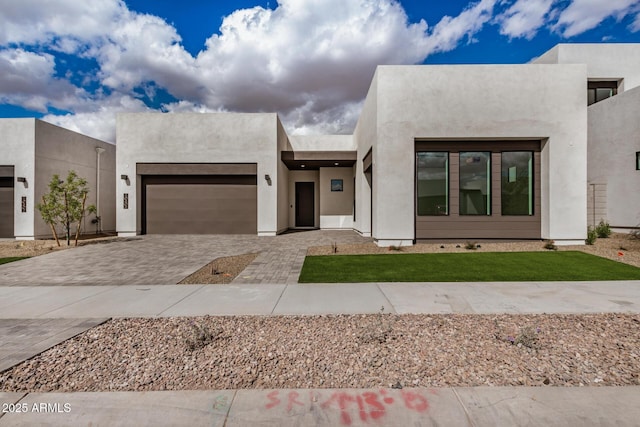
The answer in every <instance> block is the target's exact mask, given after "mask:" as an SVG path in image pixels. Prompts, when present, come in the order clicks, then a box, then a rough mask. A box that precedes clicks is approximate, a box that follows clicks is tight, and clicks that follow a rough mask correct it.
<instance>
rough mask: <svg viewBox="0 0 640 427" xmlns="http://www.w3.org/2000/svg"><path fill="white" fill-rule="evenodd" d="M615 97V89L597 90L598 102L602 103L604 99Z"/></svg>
mask: <svg viewBox="0 0 640 427" xmlns="http://www.w3.org/2000/svg"><path fill="white" fill-rule="evenodd" d="M612 96H613V89H609V88H597V89H596V102H600V101H602V100H604V99H607V98H610V97H612Z"/></svg>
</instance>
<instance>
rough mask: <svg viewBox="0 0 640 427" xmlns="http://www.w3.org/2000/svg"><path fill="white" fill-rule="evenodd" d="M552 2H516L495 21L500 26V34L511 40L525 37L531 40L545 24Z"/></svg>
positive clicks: (539, 0)
mask: <svg viewBox="0 0 640 427" xmlns="http://www.w3.org/2000/svg"><path fill="white" fill-rule="evenodd" d="M553 3H554V0H518V1H516V2H515V3H514V4H512V5H511V6H510V7H509V9H507V10H506V11H505V12H503V13H502V14H501V15H499V16H498V17H497V18H496V20H497V22H498V23H499V24H500V34H502V35H505V36H509V37H511V38H517V37H525V38H526V39H528V40H531V39H532V38H533V36H535V34H536V32H537V31H538V29H539V28H540V27H542V26H543V25H544V24H545V17H547V14H548V13H549V11H550V9H551V6H552V4H553Z"/></svg>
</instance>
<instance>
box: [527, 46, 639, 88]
mask: <svg viewBox="0 0 640 427" xmlns="http://www.w3.org/2000/svg"><path fill="white" fill-rule="evenodd" d="M533 63H536V64H586V65H587V78H588V79H590V80H598V79H623V82H622V85H621V87H620V88H619V89H620V92H622V91H625V90H629V89H632V88H634V87H637V86H640V44H638V43H575V44H559V45H557V46H555V47H554V48H553V49H551V50H549V51H548V52H546V53H544V54H543V55H541V56H540V57H539V58H536V59H534V60H533Z"/></svg>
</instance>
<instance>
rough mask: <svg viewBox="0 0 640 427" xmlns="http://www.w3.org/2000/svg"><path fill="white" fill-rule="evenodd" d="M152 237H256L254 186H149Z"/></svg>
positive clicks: (148, 217)
mask: <svg viewBox="0 0 640 427" xmlns="http://www.w3.org/2000/svg"><path fill="white" fill-rule="evenodd" d="M146 232H147V233H149V234H255V233H256V232H257V190H256V186H255V185H236V184H153V185H151V184H148V185H146Z"/></svg>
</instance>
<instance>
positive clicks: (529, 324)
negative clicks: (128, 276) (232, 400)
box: [0, 314, 640, 392]
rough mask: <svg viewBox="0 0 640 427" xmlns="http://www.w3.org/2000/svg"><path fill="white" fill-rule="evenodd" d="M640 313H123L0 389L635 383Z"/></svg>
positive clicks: (11, 376)
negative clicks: (180, 315)
mask: <svg viewBox="0 0 640 427" xmlns="http://www.w3.org/2000/svg"><path fill="white" fill-rule="evenodd" d="M639 349H640V315H638V314H585V315H462V314H451V315H391V314H389V315H385V314H379V315H340V316H304V317H302V316H237V317H210V316H207V317H199V318H169V319H157V318H155V319H117V320H111V321H109V322H107V323H105V324H103V325H100V326H98V327H95V328H93V329H91V330H89V331H87V332H85V333H83V334H81V335H79V336H77V337H75V338H72V339H70V340H68V341H66V342H64V343H62V344H60V345H58V346H56V347H53V348H51V349H49V350H47V351H45V352H43V353H41V354H40V355H39V356H36V357H34V358H33V359H31V360H28V361H26V362H23V363H21V364H20V365H17V366H15V367H13V368H11V369H10V370H7V371H5V372H4V373H1V374H0V390H2V391H25V392H27V391H28V392H46V391H61V392H70V391H116V390H118V391H125V390H204V389H243V388H347V387H355V388H369V387H390V386H398V385H400V386H403V387H416V386H418V387H446V386H461V387H462V386H479V385H492V386H513V385H529V386H545V385H549V386H582V385H585V386H602V385H640V351H639Z"/></svg>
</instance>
